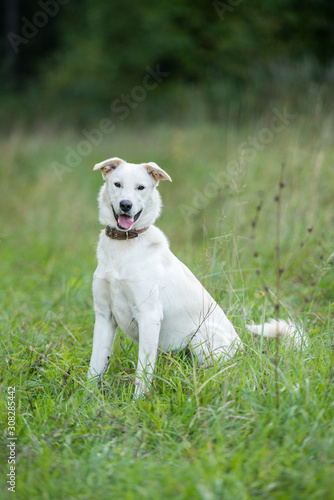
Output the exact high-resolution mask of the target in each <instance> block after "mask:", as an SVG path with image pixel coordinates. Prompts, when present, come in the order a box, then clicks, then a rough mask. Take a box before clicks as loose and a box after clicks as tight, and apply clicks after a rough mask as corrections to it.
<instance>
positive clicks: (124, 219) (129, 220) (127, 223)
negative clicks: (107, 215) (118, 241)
mask: <svg viewBox="0 0 334 500" xmlns="http://www.w3.org/2000/svg"><path fill="white" fill-rule="evenodd" d="M133 223H134V218H133V217H130V216H129V215H119V216H118V224H119V225H120V226H121V227H122V228H123V229H130V227H131V226H132V224H133Z"/></svg>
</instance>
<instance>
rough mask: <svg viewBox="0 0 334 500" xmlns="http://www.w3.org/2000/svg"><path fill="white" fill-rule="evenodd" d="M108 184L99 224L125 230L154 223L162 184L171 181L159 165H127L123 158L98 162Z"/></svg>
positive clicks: (96, 168)
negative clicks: (159, 188)
mask: <svg viewBox="0 0 334 500" xmlns="http://www.w3.org/2000/svg"><path fill="white" fill-rule="evenodd" d="M93 170H101V172H102V176H103V178H104V180H105V181H106V182H105V185H104V186H103V187H102V189H101V192H100V197H99V204H100V222H101V223H102V224H106V225H109V226H111V227H117V228H118V229H120V230H122V231H130V229H140V228H144V227H147V226H149V225H150V224H153V223H154V221H155V220H156V219H157V217H158V216H159V214H160V210H161V199H160V196H159V193H158V191H157V189H156V188H157V186H158V184H159V181H162V180H168V181H172V179H171V178H170V177H169V175H168V174H167V173H166V172H165V171H164V170H162V168H160V167H159V166H158V165H157V164H156V163H154V162H150V163H140V164H135V163H127V162H126V161H124V160H121V159H120V158H109V160H105V161H102V162H101V163H97V164H96V165H95V167H94V169H93Z"/></svg>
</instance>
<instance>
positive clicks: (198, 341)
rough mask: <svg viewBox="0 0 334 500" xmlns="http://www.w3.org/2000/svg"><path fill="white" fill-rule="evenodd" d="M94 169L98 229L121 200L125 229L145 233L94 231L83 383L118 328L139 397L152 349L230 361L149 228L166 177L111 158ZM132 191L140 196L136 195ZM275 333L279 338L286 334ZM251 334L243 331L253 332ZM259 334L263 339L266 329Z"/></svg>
mask: <svg viewBox="0 0 334 500" xmlns="http://www.w3.org/2000/svg"><path fill="white" fill-rule="evenodd" d="M98 169H101V170H102V173H103V177H104V179H105V181H106V182H105V184H104V185H103V187H102V189H101V191H100V195H99V208H100V216H99V220H100V222H101V224H104V225H109V226H111V227H116V224H117V221H116V219H115V215H114V213H113V209H112V206H113V208H114V210H115V212H116V215H118V214H119V213H120V208H119V203H120V201H122V200H124V199H126V200H130V201H131V202H132V203H133V208H132V210H131V212H130V215H131V216H134V215H135V214H137V213H139V212H140V211H142V212H141V215H140V216H139V218H138V220H137V221H136V222H135V223H134V224H133V226H132V228H131V230H135V229H143V228H146V227H148V229H147V231H145V232H143V233H141V234H139V236H138V237H137V238H135V239H129V240H120V241H117V240H112V239H110V238H109V237H108V236H107V235H106V234H105V231H104V230H103V231H101V234H100V239H99V243H98V247H97V259H98V265H97V269H96V271H95V273H94V279H93V294H94V307H95V328H94V340H93V352H92V357H91V362H90V369H89V376H90V377H95V376H97V375H100V374H102V373H103V372H104V371H105V370H106V369H107V366H108V361H109V358H110V353H111V349H112V344H113V340H114V336H115V331H116V328H117V326H119V327H120V329H121V330H122V331H123V332H124V333H125V334H126V335H128V336H129V337H130V338H131V339H132V340H134V341H135V342H138V343H139V356H138V365H137V372H136V382H135V383H136V390H135V395H136V396H139V395H141V394H142V393H143V392H145V390H146V389H148V388H149V386H150V382H151V379H152V376H153V371H154V365H155V361H156V355H157V349H158V347H160V348H161V349H164V350H167V351H169V350H179V349H182V348H184V347H187V346H190V347H191V348H192V349H193V351H194V352H195V353H196V355H197V357H198V359H199V362H200V363H201V364H203V365H210V364H212V362H213V361H214V360H219V361H220V360H226V359H227V358H228V357H230V356H233V355H234V353H235V352H236V350H237V348H238V346H240V345H241V341H240V339H239V337H238V335H237V333H236V332H235V330H234V328H233V325H232V324H231V323H230V321H229V320H228V319H227V317H226V315H225V313H224V312H223V310H222V309H221V308H220V307H219V306H218V304H217V303H216V302H215V300H214V299H213V298H212V297H211V296H210V294H209V293H208V292H207V291H206V290H205V289H204V288H203V286H202V285H201V283H200V282H199V281H198V280H197V279H196V278H195V276H194V275H193V274H192V273H191V271H189V269H188V268H187V267H186V266H185V265H184V264H183V263H182V262H180V261H179V260H178V259H177V258H176V257H175V255H174V254H173V253H172V252H171V251H170V249H169V244H168V241H167V238H166V237H165V235H164V234H163V233H162V231H160V229H158V228H157V227H156V226H154V225H153V224H154V222H155V220H156V219H157V217H158V216H159V214H160V210H161V199H160V195H159V193H158V191H157V189H156V187H157V185H158V181H159V180H164V179H166V180H171V179H170V177H169V176H168V174H167V173H166V172H164V171H163V170H162V169H160V168H159V167H158V166H157V165H156V164H155V163H148V164H139V165H136V164H131V163H127V162H125V161H124V160H121V159H119V158H111V159H109V160H106V161H104V162H101V163H99V164H97V165H96V166H95V167H94V170H98ZM115 183H116V184H117V185H120V186H121V187H116V186H115ZM138 186H144V188H145V189H143V190H140V191H139V190H138ZM281 326H282V325H281V324H280V325H279V330H280V331H281V330H282V332H283V333H282V334H283V335H284V334H285V333H287V332H288V331H287V330H286V328H285V327H284V328H283V329H281ZM256 328H260V329H261V328H262V327H256ZM256 328H255V326H254V327H250V329H251V331H254V332H255V333H258V332H259V331H260V330H256V331H255V329H256ZM275 328H276V327H275ZM265 331H266V332H267V331H268V332H269V330H267V327H265ZM276 331H278V330H276ZM270 333H271V330H270ZM260 334H261V331H260ZM287 334H288V335H290V333H287Z"/></svg>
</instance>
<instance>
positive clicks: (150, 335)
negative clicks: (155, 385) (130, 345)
mask: <svg viewBox="0 0 334 500" xmlns="http://www.w3.org/2000/svg"><path fill="white" fill-rule="evenodd" d="M138 326H139V354H138V365H137V372H136V381H135V384H136V389H135V397H136V398H138V397H140V396H142V395H143V394H145V392H146V391H147V390H148V389H149V388H150V386H151V381H152V377H153V372H154V366H155V362H156V357H157V350H158V345H159V335H160V327H161V318H160V316H159V315H157V314H154V313H153V314H152V313H149V314H148V315H145V317H143V318H141V319H140V320H139V321H138Z"/></svg>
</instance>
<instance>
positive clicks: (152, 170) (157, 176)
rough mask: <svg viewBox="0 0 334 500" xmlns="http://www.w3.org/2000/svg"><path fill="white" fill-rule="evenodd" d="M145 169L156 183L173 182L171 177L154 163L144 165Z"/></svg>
mask: <svg viewBox="0 0 334 500" xmlns="http://www.w3.org/2000/svg"><path fill="white" fill-rule="evenodd" d="M143 166H144V168H145V169H146V170H147V173H148V174H149V175H151V176H152V178H153V179H154V181H155V182H159V181H170V182H172V179H171V178H170V177H169V175H168V174H167V172H165V171H164V170H162V168H160V167H159V166H158V165H157V164H156V163H154V161H151V162H150V163H144V164H143Z"/></svg>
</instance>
